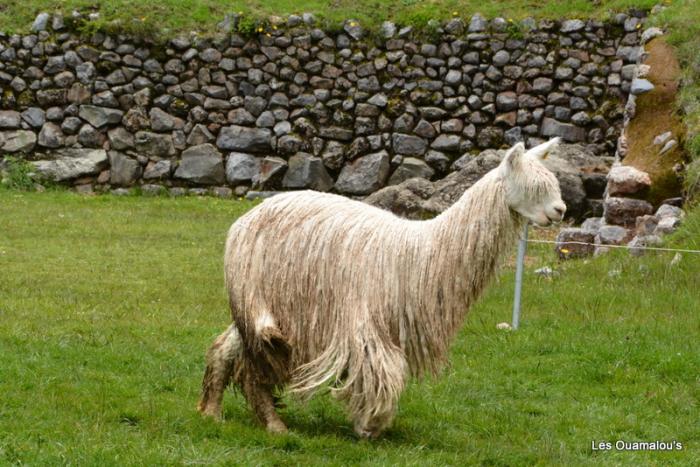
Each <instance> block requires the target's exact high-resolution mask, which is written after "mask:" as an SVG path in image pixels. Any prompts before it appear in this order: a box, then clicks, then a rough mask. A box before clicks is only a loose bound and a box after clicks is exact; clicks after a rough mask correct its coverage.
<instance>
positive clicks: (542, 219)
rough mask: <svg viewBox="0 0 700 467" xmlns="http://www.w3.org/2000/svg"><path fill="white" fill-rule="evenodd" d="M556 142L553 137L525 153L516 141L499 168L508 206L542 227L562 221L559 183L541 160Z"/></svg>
mask: <svg viewBox="0 0 700 467" xmlns="http://www.w3.org/2000/svg"><path fill="white" fill-rule="evenodd" d="M558 145H559V138H554V139H551V140H549V141H547V142H546V143H543V144H540V145H539V146H536V147H534V148H532V149H530V150H529V151H527V152H526V151H525V146H524V145H523V143H518V144H516V145H515V146H513V147H512V148H511V149H510V150H509V151H508V152H507V153H506V155H505V157H504V158H503V161H502V162H501V165H500V168H499V170H500V175H501V178H502V179H503V181H504V183H505V187H506V202H507V203H508V206H509V207H510V209H512V210H513V211H516V212H517V213H519V214H520V215H521V216H523V217H525V218H526V219H528V220H530V221H532V222H534V223H535V224H537V225H541V226H545V225H549V224H551V223H552V222H558V221H560V220H562V218H563V217H564V213H565V212H566V205H565V204H564V202H563V201H562V199H561V192H560V191H559V182H558V181H557V179H556V177H555V176H554V174H553V173H552V172H550V171H549V170H548V169H547V168H546V167H545V166H544V165H543V164H542V162H541V161H542V160H543V159H544V158H545V157H547V155H548V154H549V153H550V151H552V150H553V149H554V148H555V147H556V146H558Z"/></svg>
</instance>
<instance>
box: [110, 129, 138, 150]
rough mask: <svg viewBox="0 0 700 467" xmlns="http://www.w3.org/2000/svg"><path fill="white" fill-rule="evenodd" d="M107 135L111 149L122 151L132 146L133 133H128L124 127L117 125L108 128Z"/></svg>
mask: <svg viewBox="0 0 700 467" xmlns="http://www.w3.org/2000/svg"><path fill="white" fill-rule="evenodd" d="M107 137H108V138H109V144H110V146H111V147H112V149H116V150H118V151H123V150H125V149H131V148H133V147H134V135H132V134H131V133H129V132H128V131H127V130H126V129H125V128H124V127H121V126H118V127H116V128H113V129H111V130H109V131H108V132H107Z"/></svg>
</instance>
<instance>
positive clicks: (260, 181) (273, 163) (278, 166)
mask: <svg viewBox="0 0 700 467" xmlns="http://www.w3.org/2000/svg"><path fill="white" fill-rule="evenodd" d="M287 167H288V164H287V161H285V160H284V159H282V158H281V157H276V156H268V157H263V160H262V161H261V162H260V173H259V174H258V176H257V177H255V178H254V179H253V186H255V187H258V188H263V189H268V188H273V187H276V186H279V185H280V184H281V183H282V177H283V176H284V173H285V172H286V170H287Z"/></svg>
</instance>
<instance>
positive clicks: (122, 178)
mask: <svg viewBox="0 0 700 467" xmlns="http://www.w3.org/2000/svg"><path fill="white" fill-rule="evenodd" d="M108 155H109V165H110V168H109V183H110V185H116V186H130V185H133V184H134V183H135V182H136V181H137V180H138V179H139V177H141V164H139V163H138V161H137V160H136V159H132V158H131V157H129V156H127V155H126V154H124V153H122V152H119V151H109V153H108Z"/></svg>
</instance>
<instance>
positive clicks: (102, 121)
mask: <svg viewBox="0 0 700 467" xmlns="http://www.w3.org/2000/svg"><path fill="white" fill-rule="evenodd" d="M123 115H124V112H122V111H121V110H118V109H111V108H109V107H98V106H95V105H81V106H80V110H79V112H78V116H79V117H80V118H82V119H83V120H85V121H86V122H88V123H89V124H90V125H92V126H94V127H95V128H101V127H103V126H105V125H116V124H117V123H119V122H121V120H122V116H123Z"/></svg>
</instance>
